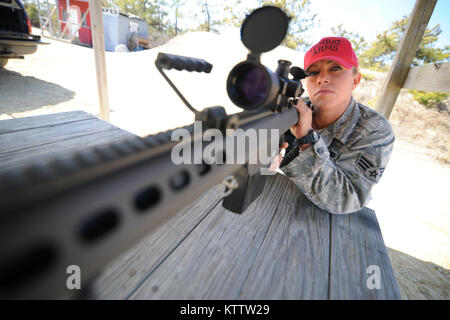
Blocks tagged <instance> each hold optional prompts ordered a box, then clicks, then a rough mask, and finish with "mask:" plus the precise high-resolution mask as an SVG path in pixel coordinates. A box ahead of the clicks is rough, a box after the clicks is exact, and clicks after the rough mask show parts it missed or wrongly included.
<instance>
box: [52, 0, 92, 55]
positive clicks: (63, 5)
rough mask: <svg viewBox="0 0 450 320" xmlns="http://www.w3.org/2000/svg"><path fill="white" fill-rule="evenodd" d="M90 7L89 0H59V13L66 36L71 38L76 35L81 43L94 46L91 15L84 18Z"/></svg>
mask: <svg viewBox="0 0 450 320" xmlns="http://www.w3.org/2000/svg"><path fill="white" fill-rule="evenodd" d="M88 9H89V0H58V11H59V12H58V14H59V19H60V22H61V31H63V30H64V29H66V25H67V29H66V31H65V32H64V36H67V37H69V38H71V37H72V36H73V35H75V37H76V38H78V39H79V40H80V42H81V43H83V44H87V45H90V46H92V35H91V15H90V13H88V14H87V17H86V18H85V19H84V20H83V17H84V15H85V13H86V12H87V11H88Z"/></svg>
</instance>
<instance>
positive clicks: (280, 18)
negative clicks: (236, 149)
mask: <svg viewBox="0 0 450 320" xmlns="http://www.w3.org/2000/svg"><path fill="white" fill-rule="evenodd" d="M290 19H291V18H289V17H288V16H287V15H286V14H285V13H284V12H283V11H282V10H281V9H280V8H278V7H274V6H265V7H262V8H259V9H256V10H255V11H253V12H252V13H251V14H250V15H248V16H247V17H246V18H245V20H244V22H243V23H242V27H241V40H242V42H243V44H244V45H245V46H246V47H247V49H249V51H250V52H249V54H248V56H247V60H245V61H243V62H241V63H239V64H237V65H236V66H235V67H234V68H233V69H232V70H231V71H230V73H229V75H228V79H227V92H228V96H229V98H230V100H231V101H232V102H233V103H234V104H236V105H237V106H239V107H241V108H243V109H244V110H254V109H257V108H259V107H262V106H265V105H269V106H272V107H275V109H279V108H282V107H283V106H282V105H285V104H286V102H287V101H288V99H289V98H296V97H298V96H300V95H301V94H302V93H303V88H302V85H301V82H300V79H303V78H305V77H306V74H305V72H304V71H303V69H301V68H299V67H292V68H290V65H291V63H290V62H289V61H286V60H279V61H278V68H277V70H276V72H275V73H274V72H272V71H271V70H270V69H269V68H267V67H266V66H264V65H263V64H261V62H260V57H261V54H262V53H264V52H267V51H270V50H272V49H274V48H276V47H277V46H278V45H279V44H280V43H281V42H282V41H283V39H284V37H285V36H286V33H287V30H288V26H289V21H290ZM289 68H290V69H289ZM289 73H291V75H293V79H289V78H288V76H289Z"/></svg>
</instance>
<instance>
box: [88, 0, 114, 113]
mask: <svg viewBox="0 0 450 320" xmlns="http://www.w3.org/2000/svg"><path fill="white" fill-rule="evenodd" d="M89 10H90V12H91V32H92V43H93V46H94V56H95V71H96V74H97V88H98V98H99V102H100V118H101V119H102V120H105V121H109V102H108V86H107V82H106V63H105V36H104V32H103V16H102V4H101V2H100V1H97V0H89Z"/></svg>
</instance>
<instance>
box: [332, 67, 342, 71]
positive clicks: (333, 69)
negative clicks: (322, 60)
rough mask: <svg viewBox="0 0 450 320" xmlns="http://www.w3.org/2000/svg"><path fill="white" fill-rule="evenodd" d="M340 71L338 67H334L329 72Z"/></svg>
mask: <svg viewBox="0 0 450 320" xmlns="http://www.w3.org/2000/svg"><path fill="white" fill-rule="evenodd" d="M339 70H342V68H341V67H340V66H335V67H333V68H331V71H339Z"/></svg>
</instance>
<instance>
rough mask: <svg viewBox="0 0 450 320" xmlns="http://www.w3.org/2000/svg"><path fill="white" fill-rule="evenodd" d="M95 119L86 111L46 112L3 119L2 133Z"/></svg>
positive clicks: (1, 122) (0, 126)
mask: <svg viewBox="0 0 450 320" xmlns="http://www.w3.org/2000/svg"><path fill="white" fill-rule="evenodd" d="M95 119H97V118H96V117H94V116H93V115H91V114H89V113H87V112H84V111H70V112H60V113H53V114H44V115H39V116H33V117H25V118H16V119H8V120H1V121H0V134H2V133H8V132H14V131H19V130H30V129H35V128H42V127H49V126H57V125H62V124H66V123H71V122H77V121H84V120H95Z"/></svg>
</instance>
